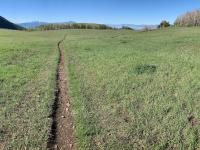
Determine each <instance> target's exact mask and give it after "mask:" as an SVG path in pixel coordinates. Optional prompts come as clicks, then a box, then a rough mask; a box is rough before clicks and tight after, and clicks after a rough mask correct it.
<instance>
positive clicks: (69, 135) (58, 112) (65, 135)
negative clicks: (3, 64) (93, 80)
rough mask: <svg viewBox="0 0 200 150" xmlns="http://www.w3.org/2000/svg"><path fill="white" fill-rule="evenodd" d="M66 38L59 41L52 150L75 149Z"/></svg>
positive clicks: (49, 144) (49, 146) (48, 146)
mask: <svg viewBox="0 0 200 150" xmlns="http://www.w3.org/2000/svg"><path fill="white" fill-rule="evenodd" d="M64 40H65V37H64V38H63V39H62V40H61V41H59V42H58V49H59V62H58V68H57V81H56V82H57V90H56V92H55V103H54V106H53V113H52V119H53V123H52V128H51V137H50V138H49V141H48V144H47V148H48V149H50V150H75V146H74V144H75V143H74V125H73V119H72V116H71V111H70V99H69V95H68V88H67V87H68V86H67V76H66V74H65V58H64V46H63V42H64Z"/></svg>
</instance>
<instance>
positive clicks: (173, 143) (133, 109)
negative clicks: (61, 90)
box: [65, 28, 200, 150]
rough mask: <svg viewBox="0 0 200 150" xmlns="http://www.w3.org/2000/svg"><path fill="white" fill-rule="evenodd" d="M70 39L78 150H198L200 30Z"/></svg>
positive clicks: (73, 34)
mask: <svg viewBox="0 0 200 150" xmlns="http://www.w3.org/2000/svg"><path fill="white" fill-rule="evenodd" d="M67 34H68V36H67V38H66V41H65V49H66V53H65V54H66V60H67V61H66V65H68V74H69V83H70V91H71V96H72V103H73V115H74V118H75V125H76V128H75V132H76V137H77V143H78V147H79V149H109V150H110V149H113V150H115V149H170V148H171V149H198V148H200V139H199V136H200V133H199V132H200V129H199V123H198V121H200V61H199V56H200V41H199V39H200V28H169V29H163V30H155V31H150V32H136V31H94V30H87V31H84V30H75V31H72V30H70V31H67ZM191 117H192V118H193V121H194V122H197V123H194V125H192V123H191V122H192V121H191V119H190V118H191Z"/></svg>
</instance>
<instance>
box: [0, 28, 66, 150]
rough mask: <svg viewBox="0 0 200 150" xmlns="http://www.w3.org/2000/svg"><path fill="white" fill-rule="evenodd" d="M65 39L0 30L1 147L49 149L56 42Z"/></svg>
mask: <svg viewBox="0 0 200 150" xmlns="http://www.w3.org/2000/svg"><path fill="white" fill-rule="evenodd" d="M62 37H63V33H62V32H61V31H57V32H53V31H51V32H20V31H9V30H0V145H4V149H46V145H47V139H48V136H49V133H50V126H51V119H50V118H48V116H49V115H50V113H51V110H52V107H51V105H52V104H53V102H54V89H55V77H56V67H57V61H58V50H57V42H58V41H59V40H60V39H61V38H62ZM2 147H3V146H2ZM2 147H0V149H1V148H2Z"/></svg>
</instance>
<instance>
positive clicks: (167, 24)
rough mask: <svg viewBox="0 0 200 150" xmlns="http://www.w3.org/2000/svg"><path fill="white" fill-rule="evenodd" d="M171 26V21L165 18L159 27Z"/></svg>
mask: <svg viewBox="0 0 200 150" xmlns="http://www.w3.org/2000/svg"><path fill="white" fill-rule="evenodd" d="M167 27H170V23H169V22H168V21H166V20H163V21H162V22H161V23H160V24H159V25H158V28H167Z"/></svg>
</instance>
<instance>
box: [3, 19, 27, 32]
mask: <svg viewBox="0 0 200 150" xmlns="http://www.w3.org/2000/svg"><path fill="white" fill-rule="evenodd" d="M0 28H2V29H12V30H23V29H24V28H23V27H21V26H19V25H17V24H14V23H12V22H10V21H9V20H7V19H6V18H4V17H2V16H0Z"/></svg>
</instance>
